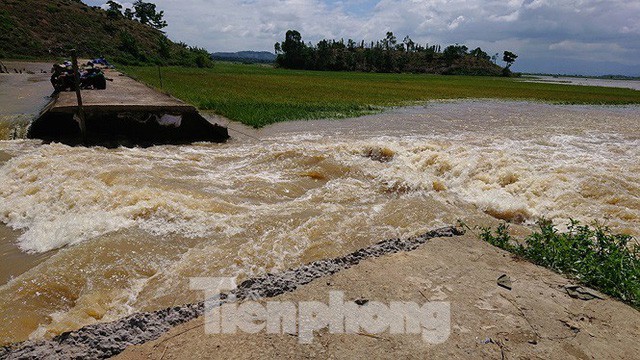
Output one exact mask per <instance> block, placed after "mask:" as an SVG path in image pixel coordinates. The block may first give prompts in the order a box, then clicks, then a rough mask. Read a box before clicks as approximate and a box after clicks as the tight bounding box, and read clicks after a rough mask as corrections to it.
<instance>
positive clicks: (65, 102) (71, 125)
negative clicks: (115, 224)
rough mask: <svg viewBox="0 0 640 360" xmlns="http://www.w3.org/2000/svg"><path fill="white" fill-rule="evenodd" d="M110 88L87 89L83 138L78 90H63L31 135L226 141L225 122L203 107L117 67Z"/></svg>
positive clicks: (120, 141)
mask: <svg viewBox="0 0 640 360" xmlns="http://www.w3.org/2000/svg"><path fill="white" fill-rule="evenodd" d="M104 71H105V75H106V77H107V78H108V79H110V80H111V81H109V82H108V84H107V88H106V89H105V90H83V91H82V92H81V96H82V103H83V112H84V118H85V119H84V121H85V123H86V135H85V138H86V139H84V140H83V134H82V132H81V126H80V125H79V123H80V121H81V119H80V117H79V116H77V115H78V114H79V110H78V100H77V97H76V93H75V92H60V93H58V94H56V95H54V97H53V100H52V102H51V103H50V104H49V105H48V106H47V107H45V109H44V110H43V112H42V113H41V114H40V116H39V117H38V118H37V119H36V120H35V121H34V122H33V123H32V124H31V127H30V128H29V132H28V134H27V136H28V137H30V138H36V139H42V140H45V141H55V142H62V143H65V144H69V145H77V144H80V143H85V144H87V145H100V146H107V147H117V146H120V145H124V146H151V145H158V144H186V143H192V142H196V141H210V142H224V141H226V140H227V139H228V138H229V134H228V132H227V129H226V128H225V127H222V126H220V125H218V124H211V123H209V122H208V121H207V120H206V119H205V118H203V117H202V116H201V115H200V114H199V113H198V111H197V109H196V108H195V107H193V106H191V105H189V104H186V103H184V102H182V101H180V100H178V99H176V98H173V97H171V96H169V95H166V94H162V93H160V92H158V91H155V90H153V89H151V88H149V87H147V86H145V85H143V84H141V83H139V82H137V81H135V80H133V79H131V78H129V77H127V76H124V75H123V74H121V73H119V72H118V71H115V70H104Z"/></svg>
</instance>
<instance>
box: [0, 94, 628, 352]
mask: <svg viewBox="0 0 640 360" xmlns="http://www.w3.org/2000/svg"><path fill="white" fill-rule="evenodd" d="M231 127H232V129H231V131H230V132H231V135H232V136H234V135H235V136H234V138H233V139H232V140H231V141H229V142H228V143H227V144H204V143H202V144H193V145H189V146H157V147H153V148H149V149H137V148H134V149H104V148H72V147H67V146H64V145H59V144H51V145H42V144H40V143H39V142H37V141H31V140H17V141H0V156H3V158H0V222H2V223H3V224H4V225H2V226H1V227H0V239H2V240H1V241H2V247H1V248H0V251H1V254H2V259H1V260H2V262H3V263H6V264H7V265H3V267H2V268H0V272H1V274H0V279H4V280H5V281H4V284H3V285H1V286H0V302H1V303H2V304H3V306H2V307H1V308H0V320H2V321H0V343H7V342H12V341H19V340H24V339H27V338H41V337H49V336H52V335H54V334H58V333H61V332H63V331H66V330H70V329H74V328H78V327H80V326H83V325H86V324H91V323H94V322H99V321H108V320H113V319H116V318H119V317H121V316H123V315H127V314H130V313H132V312H135V311H140V310H152V309H157V308H162V307H166V306H171V305H174V304H180V303H185V302H192V301H197V300H201V299H200V295H201V293H200V292H199V291H190V290H189V288H188V283H189V278H190V277H193V276H196V277H200V276H221V275H224V276H227V275H229V276H234V275H237V276H239V277H240V280H241V279H242V278H246V277H248V276H255V275H258V274H262V273H265V272H272V271H279V270H283V269H286V268H290V267H294V266H297V265H300V264H302V263H307V262H310V261H314V260H317V259H323V258H329V257H336V256H339V255H342V254H345V253H348V252H350V251H353V250H355V249H358V248H362V247H365V246H367V245H370V244H372V243H374V242H377V241H379V240H383V239H387V238H392V237H408V236H412V235H416V234H418V233H422V232H424V231H425V230H428V229H432V228H436V227H441V226H445V225H451V224H454V223H455V222H456V221H457V220H458V219H461V220H464V221H466V222H467V223H469V224H472V225H473V224H480V223H487V222H489V221H492V219H506V220H510V221H513V222H521V223H523V224H525V225H527V224H533V223H534V222H535V220H536V219H538V218H540V217H547V218H550V219H553V220H554V221H556V222H558V223H564V222H566V220H567V219H568V218H570V217H571V218H576V219H578V220H581V221H585V222H591V221H596V220H597V221H601V222H604V223H606V224H607V225H609V226H611V227H613V228H614V229H615V230H617V231H620V232H625V233H629V234H633V235H640V198H639V196H638V194H640V163H639V162H638V160H637V159H639V158H640V108H639V107H634V106H628V107H595V106H552V105H544V104H537V103H527V102H496V101H458V102H440V103H429V104H428V105H426V106H416V107H409V108H399V109H393V110H390V111H387V112H385V113H383V114H379V115H374V116H368V117H363V118H358V119H347V120H340V121H331V120H321V121H302V122H290V123H283V124H276V125H274V126H271V127H268V128H265V129H261V130H254V129H247V128H243V127H242V126H240V125H237V124H231ZM233 129H235V130H237V131H240V132H241V133H240V132H236V133H235V134H234V131H233ZM3 154H4V155H3ZM9 158H10V159H9ZM8 279H10V280H9V281H6V280H8Z"/></svg>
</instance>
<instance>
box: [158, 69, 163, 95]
mask: <svg viewBox="0 0 640 360" xmlns="http://www.w3.org/2000/svg"><path fill="white" fill-rule="evenodd" d="M158 77H159V78H160V90H164V86H162V72H161V71H160V65H158Z"/></svg>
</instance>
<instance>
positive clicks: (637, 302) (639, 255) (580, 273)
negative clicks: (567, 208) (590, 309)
mask: <svg viewBox="0 0 640 360" xmlns="http://www.w3.org/2000/svg"><path fill="white" fill-rule="evenodd" d="M480 238H481V239H482V240H484V241H486V242H488V243H490V244H492V245H494V246H497V247H499V248H501V249H504V250H507V251H509V252H512V253H514V254H516V255H518V256H520V257H523V258H525V259H527V260H529V261H531V262H533V263H535V264H537V265H540V266H544V267H547V268H550V269H552V270H554V271H556V272H559V273H561V274H564V275H566V276H568V277H570V278H574V279H576V280H577V281H579V282H580V283H582V284H584V285H586V286H590V287H593V288H594V289H597V290H600V291H602V292H603V293H605V294H608V295H611V296H613V297H615V298H617V299H620V300H622V301H624V302H626V303H628V304H631V305H632V306H634V307H635V308H637V309H640V245H638V243H637V241H636V240H635V239H634V238H632V237H631V236H628V235H619V234H614V233H612V232H611V231H610V230H609V229H608V228H606V227H599V226H595V227H590V226H587V225H580V224H579V223H578V222H576V221H572V222H571V223H569V225H568V227H567V232H564V233H563V232H559V231H558V230H557V229H556V228H555V227H554V225H553V224H551V223H550V222H547V221H544V220H543V221H540V223H539V230H538V231H535V232H533V233H532V234H531V235H529V236H528V237H526V238H525V239H524V240H523V241H520V242H519V241H516V239H513V238H512V237H511V235H509V226H508V225H507V224H501V225H500V226H498V228H497V229H496V230H495V231H492V230H491V229H489V228H484V229H482V232H481V233H480Z"/></svg>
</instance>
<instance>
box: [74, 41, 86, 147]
mask: <svg viewBox="0 0 640 360" xmlns="http://www.w3.org/2000/svg"><path fill="white" fill-rule="evenodd" d="M71 64H72V66H73V78H74V80H75V86H76V97H77V98H78V119H79V123H80V124H79V125H80V133H82V143H83V144H84V145H87V126H86V124H85V116H84V109H83V108H82V95H81V94H80V74H79V72H78V55H77V53H76V50H75V49H73V50H71Z"/></svg>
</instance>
